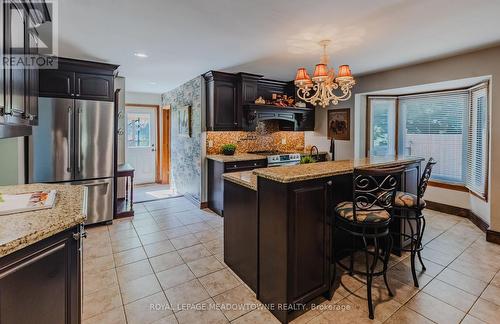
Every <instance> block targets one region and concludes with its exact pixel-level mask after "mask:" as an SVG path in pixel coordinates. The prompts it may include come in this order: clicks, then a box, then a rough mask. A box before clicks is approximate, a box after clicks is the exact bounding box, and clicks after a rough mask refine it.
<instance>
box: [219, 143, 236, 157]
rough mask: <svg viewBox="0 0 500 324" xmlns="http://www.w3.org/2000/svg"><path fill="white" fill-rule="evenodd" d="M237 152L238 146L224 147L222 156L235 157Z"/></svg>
mask: <svg viewBox="0 0 500 324" xmlns="http://www.w3.org/2000/svg"><path fill="white" fill-rule="evenodd" d="M235 151H236V145H234V144H224V145H222V154H224V155H234V152H235Z"/></svg>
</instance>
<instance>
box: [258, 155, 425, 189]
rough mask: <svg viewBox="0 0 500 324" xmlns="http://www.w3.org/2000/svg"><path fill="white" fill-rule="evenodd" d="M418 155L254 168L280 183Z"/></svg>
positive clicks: (385, 164)
mask: <svg viewBox="0 0 500 324" xmlns="http://www.w3.org/2000/svg"><path fill="white" fill-rule="evenodd" d="M423 160H424V159H423V158H420V157H410V156H393V157H371V158H364V159H359V160H343V161H327V162H318V163H310V164H299V165H292V166H282V167H275V168H265V169H255V170H253V173H254V174H256V175H257V176H259V177H262V178H266V179H270V180H273V181H277V182H282V183H290V182H296V181H304V180H310V179H317V178H323V177H329V176H334V175H340V174H347V173H351V172H353V170H354V168H370V167H390V166H397V165H404V164H410V163H413V162H419V161H423Z"/></svg>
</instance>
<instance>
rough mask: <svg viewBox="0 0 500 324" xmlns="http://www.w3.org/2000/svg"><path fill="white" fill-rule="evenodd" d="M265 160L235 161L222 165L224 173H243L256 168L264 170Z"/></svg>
mask: <svg viewBox="0 0 500 324" xmlns="http://www.w3.org/2000/svg"><path fill="white" fill-rule="evenodd" d="M266 166H267V160H265V159H262V160H251V161H237V162H226V163H224V172H236V171H244V170H250V169H256V168H265V167H266Z"/></svg>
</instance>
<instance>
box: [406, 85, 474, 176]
mask: <svg viewBox="0 0 500 324" xmlns="http://www.w3.org/2000/svg"><path fill="white" fill-rule="evenodd" d="M467 107H468V93H467V92H466V91H464V92H458V93H457V92H453V93H443V94H436V95H425V96H413V97H401V98H400V99H399V125H400V126H399V139H400V141H399V148H398V151H399V154H403V155H412V156H421V157H425V158H429V157H433V158H435V159H436V160H437V161H439V162H442V163H438V164H436V166H435V167H434V169H433V171H432V177H433V178H434V179H440V180H445V181H450V182H460V183H463V182H464V174H465V172H464V168H465V164H464V161H465V153H466V151H465V145H464V144H465V134H464V120H465V119H464V117H465V116H466V112H467ZM443 161H445V162H443Z"/></svg>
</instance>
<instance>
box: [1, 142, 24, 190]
mask: <svg viewBox="0 0 500 324" xmlns="http://www.w3.org/2000/svg"><path fill="white" fill-rule="evenodd" d="M23 146H24V138H22V137H19V138H4V139H0V152H1V154H0V165H1V166H2V167H1V168H0V185H1V186H6V185H15V184H19V183H24V148H23Z"/></svg>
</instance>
